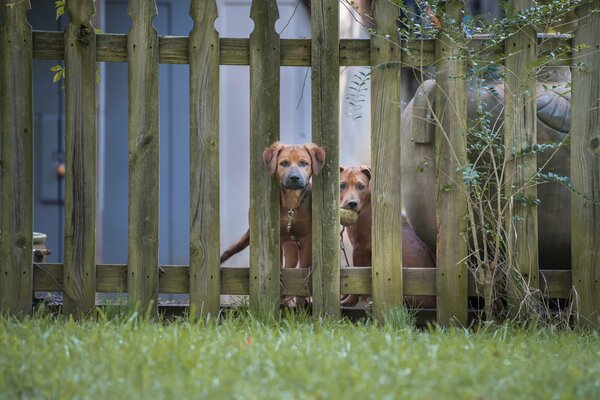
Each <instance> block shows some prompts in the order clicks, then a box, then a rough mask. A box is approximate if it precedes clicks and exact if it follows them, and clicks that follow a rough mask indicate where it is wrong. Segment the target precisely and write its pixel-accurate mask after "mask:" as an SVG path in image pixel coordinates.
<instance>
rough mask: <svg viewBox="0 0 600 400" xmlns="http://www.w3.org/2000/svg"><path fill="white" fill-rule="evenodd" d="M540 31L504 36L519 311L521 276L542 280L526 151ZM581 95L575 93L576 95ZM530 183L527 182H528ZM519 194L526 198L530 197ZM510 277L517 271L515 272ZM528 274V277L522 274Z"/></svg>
mask: <svg viewBox="0 0 600 400" xmlns="http://www.w3.org/2000/svg"><path fill="white" fill-rule="evenodd" d="M533 5H534V2H533V1H531V0H513V1H512V6H513V9H514V11H515V12H518V11H521V10H524V9H526V8H528V7H532V6H533ZM535 37H536V34H535V30H534V28H533V27H531V26H526V27H522V28H519V30H518V31H517V32H514V34H513V35H511V36H510V37H509V38H507V39H506V41H505V42H504V49H505V52H506V54H508V55H509V56H508V57H507V59H506V61H505V73H506V78H505V80H504V90H505V92H504V100H505V107H504V145H505V149H506V150H505V160H504V164H505V171H504V177H505V179H504V188H505V196H506V198H507V199H508V202H509V205H508V207H507V212H506V215H505V219H506V232H507V248H508V251H507V256H508V259H507V262H508V264H509V266H510V268H511V269H512V270H514V271H516V272H518V273H519V274H520V275H521V276H520V277H519V278H517V279H516V280H514V281H512V282H509V285H508V293H507V295H508V302H509V311H511V312H513V311H514V312H516V311H517V310H518V309H519V304H520V303H521V302H522V301H523V299H524V296H525V295H526V293H525V291H524V288H523V287H522V282H523V281H524V282H526V283H527V285H528V286H531V287H534V288H537V287H538V286H539V272H538V270H539V268H538V217H537V207H536V206H535V205H533V200H535V199H536V198H537V187H536V186H535V185H530V184H528V183H529V182H531V179H532V178H533V177H534V176H535V174H536V173H537V156H536V154H535V153H533V154H528V155H523V152H524V151H525V150H527V149H531V148H532V146H534V145H535V144H536V143H537V133H536V121H537V118H536V97H535V95H536V76H537V70H536V68H534V67H533V63H534V61H535V60H536V55H537V54H536V53H537V51H536V40H535ZM575 97H576V96H575ZM526 186H528V188H525V187H526ZM520 199H523V200H525V199H527V203H530V205H527V204H523V203H524V201H523V200H520ZM510 277H513V275H512V274H510ZM521 278H522V279H523V281H522V280H521Z"/></svg>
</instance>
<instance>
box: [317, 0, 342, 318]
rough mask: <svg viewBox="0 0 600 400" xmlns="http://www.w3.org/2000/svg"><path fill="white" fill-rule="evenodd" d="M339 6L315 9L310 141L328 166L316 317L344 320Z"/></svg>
mask: <svg viewBox="0 0 600 400" xmlns="http://www.w3.org/2000/svg"><path fill="white" fill-rule="evenodd" d="M338 3H339V2H338V1H337V0H321V1H319V2H315V3H313V6H312V7H311V26H312V42H311V56H312V59H311V65H312V78H311V80H312V140H313V142H314V143H316V144H317V145H319V146H322V147H324V148H325V151H326V152H327V156H326V157H325V166H324V167H323V170H322V171H321V173H320V174H319V175H317V176H314V177H313V178H312V179H313V193H312V202H313V203H312V210H313V211H312V220H313V224H312V232H313V234H312V241H313V254H312V256H313V271H312V289H313V315H315V316H328V317H333V318H338V317H339V316H340V243H339V240H340V232H339V229H340V210H339V208H340V184H339V182H340V155H339V136H340V135H339V86H340V79H339V75H340V57H339V53H340V42H339V4H338Z"/></svg>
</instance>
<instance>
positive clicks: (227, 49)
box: [33, 31, 571, 68]
mask: <svg viewBox="0 0 600 400" xmlns="http://www.w3.org/2000/svg"><path fill="white" fill-rule="evenodd" d="M486 39H488V38H483V37H482V38H480V39H478V38H475V40H474V44H473V47H474V48H480V47H481V46H482V43H481V42H482V41H483V40H486ZM538 41H539V42H542V43H543V46H544V49H548V51H551V49H556V48H559V47H560V48H563V49H564V48H565V47H568V46H570V45H571V39H570V38H565V37H544V38H543V39H542V38H539V39H538ZM62 43H63V34H62V33H61V32H46V31H34V32H33V57H34V58H36V59H46V60H62V59H63V58H64V47H63V45H62ZM96 43H97V51H98V52H97V58H98V61H109V62H127V36H126V35H119V34H115V33H103V34H99V35H98V37H97V41H96ZM159 44H160V46H159V47H160V55H159V60H160V63H161V64H187V63H188V60H189V58H188V57H189V49H188V38H187V37H185V36H161V37H160V38H159ZM219 47H220V64H221V65H248V64H249V63H250V61H249V60H250V41H249V39H244V38H221V39H220V41H219ZM370 47H371V41H370V40H369V39H340V52H339V57H340V66H364V65H370V59H371V55H370ZM402 49H403V55H402V66H404V67H414V68H422V67H427V66H429V65H433V64H434V63H435V41H434V40H432V39H423V40H411V41H409V42H405V41H404V42H402ZM489 54H490V57H494V56H500V55H501V52H500V51H499V50H498V51H490V53H489ZM280 63H281V66H295V67H309V66H310V65H311V40H310V39H281V60H280ZM569 64H570V60H568V57H567V58H565V59H562V58H561V59H560V60H557V62H556V64H552V65H569Z"/></svg>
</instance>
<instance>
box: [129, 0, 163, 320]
mask: <svg viewBox="0 0 600 400" xmlns="http://www.w3.org/2000/svg"><path fill="white" fill-rule="evenodd" d="M128 14H129V16H130V17H131V29H130V30H129V33H128V34H127V61H128V63H129V64H128V68H129V110H128V111H129V234H128V251H129V256H128V280H127V282H128V285H127V289H128V294H129V302H130V304H131V305H136V306H139V307H140V310H141V311H142V312H144V313H146V312H147V313H148V315H150V316H156V315H157V312H158V266H159V264H158V215H159V214H158V201H159V125H158V117H159V110H158V56H159V48H158V33H157V32H156V30H155V29H154V27H153V26H152V20H153V19H154V17H155V16H156V15H157V9H156V3H155V1H154V0H141V1H134V0H130V1H129V7H128Z"/></svg>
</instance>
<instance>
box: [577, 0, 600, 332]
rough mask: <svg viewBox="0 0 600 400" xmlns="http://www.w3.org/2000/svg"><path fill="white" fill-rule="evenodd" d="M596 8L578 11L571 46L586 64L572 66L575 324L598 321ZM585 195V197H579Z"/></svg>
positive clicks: (599, 79) (596, 4)
mask: <svg viewBox="0 0 600 400" xmlns="http://www.w3.org/2000/svg"><path fill="white" fill-rule="evenodd" d="M598 8H600V1H598V0H595V1H592V2H590V3H588V4H586V5H584V6H582V7H581V8H580V9H579V10H578V11H577V15H578V17H579V18H580V22H579V25H578V27H577V30H576V31H575V39H574V45H580V44H584V45H586V46H588V47H587V48H586V49H584V50H582V51H580V52H579V54H578V58H577V62H581V63H584V64H585V68H583V69H581V68H573V78H572V82H573V100H572V102H573V103H572V104H573V108H572V117H571V121H572V122H571V123H572V124H573V125H572V126H571V179H572V181H573V185H574V187H575V190H577V191H578V192H579V193H581V194H573V195H572V196H571V249H572V250H571V254H572V268H573V286H574V287H575V290H576V291H577V294H578V301H577V311H578V313H579V320H578V323H579V325H581V326H585V327H594V328H598V327H599V326H600V282H599V281H600V204H598V201H599V200H600V136H599V131H598V126H600V102H599V101H598V99H599V98H600V52H599V50H600V30H598V26H600V14H598V13H592V12H591V10H594V9H598ZM584 196H585V197H584Z"/></svg>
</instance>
